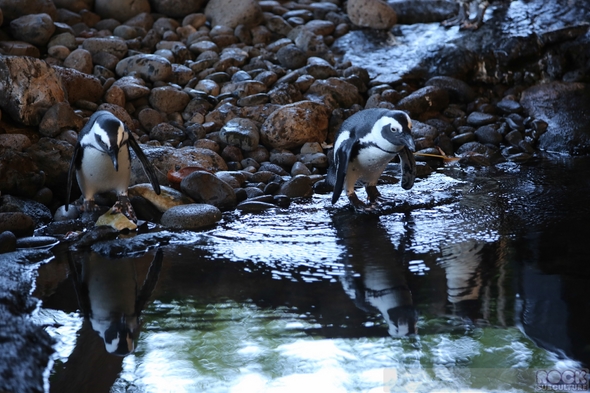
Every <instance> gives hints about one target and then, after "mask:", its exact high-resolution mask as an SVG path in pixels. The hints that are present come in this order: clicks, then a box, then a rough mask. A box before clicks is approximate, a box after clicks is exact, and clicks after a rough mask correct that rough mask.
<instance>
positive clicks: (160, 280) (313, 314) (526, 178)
mask: <svg viewBox="0 0 590 393" xmlns="http://www.w3.org/2000/svg"><path fill="white" fill-rule="evenodd" d="M589 171H590V160H589V159H588V158H576V159H572V158H562V157H549V158H547V159H544V160H541V161H539V162H536V163H533V164H530V165H514V164H510V163H506V164H502V165H499V166H497V167H495V168H487V169H473V168H460V167H454V166H449V167H446V168H444V169H442V170H440V171H437V172H435V173H434V174H432V175H430V176H429V177H427V178H425V179H421V180H419V181H418V182H417V183H416V185H415V187H414V188H413V189H412V190H410V191H408V192H406V191H402V190H401V188H400V186H399V184H398V183H397V182H396V181H394V182H392V184H383V185H381V186H379V187H380V190H381V192H382V194H383V195H385V196H390V197H395V199H396V200H395V201H389V202H386V203H384V204H383V205H382V207H381V209H380V210H379V211H378V212H376V213H374V214H358V213H354V212H353V211H352V210H350V209H349V208H348V207H347V204H346V203H345V201H344V198H342V199H341V200H340V201H339V203H338V204H337V205H336V206H335V207H332V206H331V205H330V203H329V198H330V195H325V196H314V197H313V198H312V199H309V200H305V201H300V202H298V203H296V204H294V205H292V206H291V208H289V209H288V210H284V211H282V210H277V211H273V212H266V213H263V214H242V215H237V214H236V215H227V216H226V217H224V220H223V221H222V223H221V224H220V225H219V226H218V227H216V228H214V229H211V230H208V231H205V232H200V233H195V232H183V233H180V234H175V235H174V237H173V239H174V240H173V241H170V242H167V243H166V244H164V245H159V246H158V245H154V246H153V247H150V248H149V249H148V250H146V251H145V252H141V253H137V254H132V255H126V256H124V257H121V258H108V257H105V256H103V255H102V254H101V253H99V252H96V251H92V250H88V251H83V252H82V251H78V252H74V251H69V250H67V249H65V248H63V247H62V248H58V249H56V250H55V257H54V258H53V259H51V260H49V261H47V263H45V264H43V265H42V266H41V267H40V268H39V270H38V279H37V287H36V290H35V293H34V295H35V296H37V297H38V298H40V299H41V300H42V304H41V308H40V310H39V312H38V313H37V315H36V316H35V319H36V320H37V321H38V323H40V324H43V325H45V326H46V329H47V331H48V332H49V333H50V334H51V335H52V336H53V337H54V338H55V339H56V340H57V342H58V344H57V345H56V354H55V356H54V359H53V360H54V363H53V368H52V370H51V372H50V375H48V390H49V391H51V392H79V391H84V392H109V391H111V392H163V391H170V392H203V391H207V392H210V391H211V392H217V391H219V392H228V391H240V392H244V391H246V392H249V391H252V392H260V391H264V392H272V391H304V390H306V389H307V390H309V391H330V392H340V391H342V392H357V391H369V392H370V391H373V392H377V391H379V392H382V391H388V389H389V390H390V391H392V392H397V391H419V392H422V391H424V392H427V391H434V390H436V391H453V392H458V391H486V392H489V391H498V392H500V391H514V392H521V391H534V389H535V387H536V386H537V385H536V384H537V383H538V375H539V372H541V373H542V372H543V371H544V370H551V369H555V370H560V372H562V373H563V372H565V371H568V370H576V371H577V370H583V368H584V367H588V366H589V365H590V337H589V335H588V332H589V331H590V302H589V301H588V298H589V296H588V295H589V292H590V291H589V289H590V263H589V259H590V258H588V243H587V242H588V234H590V231H589V230H588V228H587V223H588V222H589V219H590V205H589V203H588V201H589V199H588V195H590V181H589V180H588V176H587V174H588V173H589ZM397 173H398V172H397V168H395V167H394V168H391V172H390V173H389V174H390V175H396V174H397ZM384 179H388V173H386V174H385V176H384ZM385 182H386V183H387V181H385ZM359 192H361V193H362V191H359ZM128 236H129V241H132V240H133V237H134V235H128ZM137 236H140V235H137ZM100 249H101V248H100V247H99V248H94V250H100ZM564 375H565V374H564Z"/></svg>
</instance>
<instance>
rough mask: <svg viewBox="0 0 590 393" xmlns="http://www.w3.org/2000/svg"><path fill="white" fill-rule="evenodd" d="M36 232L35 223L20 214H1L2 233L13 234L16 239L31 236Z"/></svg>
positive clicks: (0, 226) (0, 228) (0, 225)
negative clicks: (8, 232)
mask: <svg viewBox="0 0 590 393" xmlns="http://www.w3.org/2000/svg"><path fill="white" fill-rule="evenodd" d="M34 230H35V221H33V219H32V218H31V217H30V216H29V215H27V214H25V213H20V212H14V213H0V233H2V232H5V231H10V232H12V233H13V234H14V235H15V236H16V237H23V236H31V235H33V231H34Z"/></svg>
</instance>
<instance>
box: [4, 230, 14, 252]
mask: <svg viewBox="0 0 590 393" xmlns="http://www.w3.org/2000/svg"><path fill="white" fill-rule="evenodd" d="M15 250H16V236H14V233H12V232H10V231H4V232H1V233H0V254H4V253H7V252H12V251H15Z"/></svg>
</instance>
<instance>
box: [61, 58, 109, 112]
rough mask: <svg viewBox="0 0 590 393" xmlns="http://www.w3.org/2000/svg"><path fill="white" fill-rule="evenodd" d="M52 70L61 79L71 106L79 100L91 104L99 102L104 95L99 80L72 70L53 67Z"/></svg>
mask: <svg viewBox="0 0 590 393" xmlns="http://www.w3.org/2000/svg"><path fill="white" fill-rule="evenodd" d="M53 69H54V70H55V72H56V74H57V75H58V76H59V78H60V79H61V82H62V86H63V88H64V89H65V91H66V93H67V97H68V101H69V102H70V104H71V105H74V104H75V103H77V102H78V101H81V100H85V101H89V102H93V103H94V102H99V101H100V99H101V97H102V95H103V93H104V91H103V88H102V83H100V79H98V78H97V77H95V76H94V75H88V74H84V73H82V72H80V71H78V70H75V69H73V68H65V67H57V66H54V67H53Z"/></svg>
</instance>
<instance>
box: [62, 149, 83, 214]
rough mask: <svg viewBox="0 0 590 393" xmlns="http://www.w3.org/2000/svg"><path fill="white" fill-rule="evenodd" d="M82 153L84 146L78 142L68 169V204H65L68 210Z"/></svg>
mask: <svg viewBox="0 0 590 393" xmlns="http://www.w3.org/2000/svg"><path fill="white" fill-rule="evenodd" d="M81 153H82V147H81V146H80V143H79V142H78V143H76V146H74V154H73V155H72V160H71V161H70V168H69V169H68V183H67V185H66V204H65V206H64V208H65V210H66V211H68V208H69V207H70V194H71V192H72V182H73V179H74V172H75V169H76V163H77V162H79V161H80V155H81Z"/></svg>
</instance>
